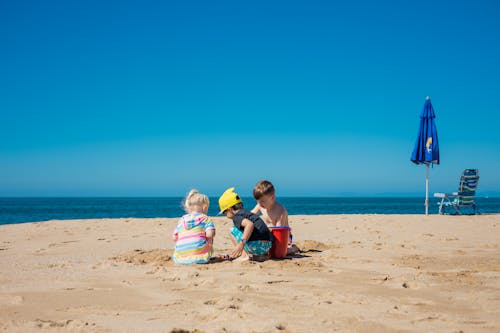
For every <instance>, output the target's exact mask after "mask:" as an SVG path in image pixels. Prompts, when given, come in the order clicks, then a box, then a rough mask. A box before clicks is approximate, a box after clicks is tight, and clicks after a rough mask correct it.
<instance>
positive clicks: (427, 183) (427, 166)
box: [425, 163, 429, 215]
mask: <svg viewBox="0 0 500 333" xmlns="http://www.w3.org/2000/svg"><path fill="white" fill-rule="evenodd" d="M425 215H429V163H426V175H425Z"/></svg>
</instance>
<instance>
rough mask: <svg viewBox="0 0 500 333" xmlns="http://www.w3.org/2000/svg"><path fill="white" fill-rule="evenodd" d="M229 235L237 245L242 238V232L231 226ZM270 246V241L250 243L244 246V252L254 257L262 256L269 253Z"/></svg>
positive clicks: (271, 243)
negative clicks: (234, 239)
mask: <svg viewBox="0 0 500 333" xmlns="http://www.w3.org/2000/svg"><path fill="white" fill-rule="evenodd" d="M231 235H233V236H234V238H236V241H237V242H238V243H239V242H241V237H243V232H241V230H240V229H238V228H236V227H235V226H233V228H232V229H231ZM272 245H273V242H271V241H261V240H258V241H250V242H247V243H246V244H245V251H247V252H248V253H250V254H254V255H256V256H262V255H265V254H267V253H268V252H269V250H270V249H271V246H272Z"/></svg>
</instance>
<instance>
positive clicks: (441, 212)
mask: <svg viewBox="0 0 500 333" xmlns="http://www.w3.org/2000/svg"><path fill="white" fill-rule="evenodd" d="M443 202H444V198H441V203H440V204H439V215H443Z"/></svg>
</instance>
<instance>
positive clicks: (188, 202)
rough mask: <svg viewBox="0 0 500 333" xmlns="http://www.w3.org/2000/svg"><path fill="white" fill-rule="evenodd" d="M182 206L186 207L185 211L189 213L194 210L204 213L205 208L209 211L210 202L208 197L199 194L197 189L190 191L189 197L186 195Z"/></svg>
mask: <svg viewBox="0 0 500 333" xmlns="http://www.w3.org/2000/svg"><path fill="white" fill-rule="evenodd" d="M182 205H183V206H184V210H185V211H186V212H187V213H189V212H190V211H191V210H193V209H197V210H199V211H200V212H201V211H203V208H204V207H206V209H208V206H209V205H210V200H208V197H207V196H206V195H205V194H202V193H200V192H198V190H196V189H192V190H191V191H189V193H188V195H186V198H185V199H184V202H183V203H182Z"/></svg>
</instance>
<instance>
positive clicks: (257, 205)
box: [252, 204, 260, 215]
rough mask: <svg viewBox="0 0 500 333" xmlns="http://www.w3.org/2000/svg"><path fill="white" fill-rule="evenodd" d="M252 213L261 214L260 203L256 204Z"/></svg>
mask: <svg viewBox="0 0 500 333" xmlns="http://www.w3.org/2000/svg"><path fill="white" fill-rule="evenodd" d="M252 213H254V214H257V215H259V213H260V206H259V204H256V205H255V207H254V208H253V209H252Z"/></svg>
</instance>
